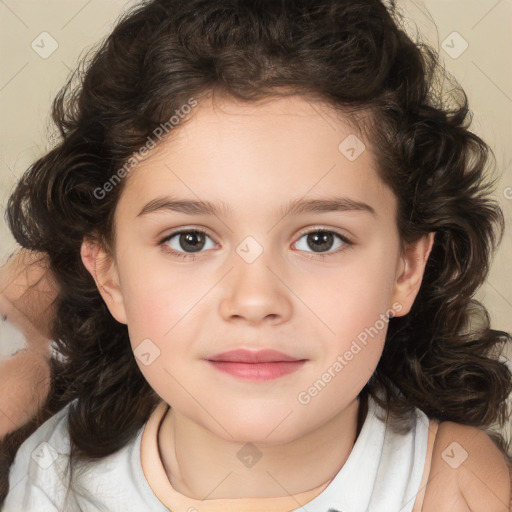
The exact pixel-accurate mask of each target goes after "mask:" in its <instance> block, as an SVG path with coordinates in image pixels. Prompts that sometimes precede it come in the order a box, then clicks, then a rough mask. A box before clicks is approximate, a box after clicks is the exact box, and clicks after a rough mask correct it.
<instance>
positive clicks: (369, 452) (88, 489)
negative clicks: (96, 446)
mask: <svg viewBox="0 0 512 512" xmlns="http://www.w3.org/2000/svg"><path fill="white" fill-rule="evenodd" d="M68 409H69V405H67V406H66V407H64V408H63V409H62V410H61V411H59V412H58V413H57V414H55V415H54V416H52V417H51V418H49V419H48V420H47V421H46V422H45V423H44V424H43V425H41V426H40V427H39V428H38V429H37V430H36V431H35V432H34V433H33V434H32V435H31V436H30V437H29V438H28V439H27V440H25V442H24V443H23V444H22V445H21V447H20V449H19V450H18V453H17V454H16V458H15V461H14V464H13V466H12V467H11V472H10V491H9V494H8V495H7V498H6V501H5V503H4V507H3V509H2V510H3V512H100V511H101V512H107V511H108V512H167V511H169V510H171V509H170V508H168V507H166V506H165V505H164V503H162V501H160V500H159V498H158V497H157V495H156V494H155V492H154V491H153V490H152V488H151V486H150V484H149V483H148V480H147V479H146V476H145V474H144V471H143V467H142V463H141V440H142V434H143V432H144V428H145V427H143V428H141V429H140V430H139V432H138V433H137V435H136V436H135V438H134V439H133V440H132V441H131V442H130V443H129V444H128V445H126V446H125V447H123V448H122V449H121V450H119V451H118V452H117V453H114V454H112V455H110V456H108V457H105V458H103V459H101V460H99V461H96V462H92V463H87V464H86V465H85V466H84V467H83V468H81V470H80V472H79V473H77V474H75V475H74V477H73V484H74V486H75V487H76V488H77V489H75V491H74V492H70V493H68V495H67V496H66V491H67V490H68V486H69V480H70V477H69V468H68V467H67V462H68V459H69V437H68V433H67V411H68ZM158 409H159V410H161V408H160V407H159V408H158ZM377 412H379V413H380V415H381V416H384V415H385V414H384V413H383V411H382V409H380V407H379V406H378V405H377V404H376V403H375V402H374V401H373V400H372V399H371V397H369V399H368V413H367V416H366V419H365V421H364V424H363V426H362V429H361V432H360V433H359V436H358V437H357V439H356V442H355V444H354V446H353V448H352V451H351V453H350V455H349V457H348V459H347V460H346V462H345V464H344V465H343V467H342V468H341V469H340V471H339V472H338V474H337V475H336V476H335V477H334V479H333V480H332V481H331V482H330V483H329V485H328V486H327V487H326V488H325V489H324V490H323V491H322V492H321V493H320V494H319V495H318V496H317V497H316V498H314V499H313V500H311V501H309V502H308V503H307V506H306V509H307V511H308V512H334V511H337V512H397V511H400V512H411V511H412V509H413V504H414V501H415V498H416V494H417V493H418V491H419V486H420V482H421V478H422V474H423V470H424V466H425V461H426V455H427V441H428V431H429V420H428V417H427V416H426V415H425V414H424V413H423V412H422V411H421V410H419V409H416V410H415V413H416V419H415V422H414V423H413V426H412V428H411V429H410V430H409V432H408V433H406V434H398V433H395V432H394V431H393V430H392V429H391V428H390V427H389V425H388V424H387V423H386V422H384V421H381V420H380V419H379V418H378V417H377V416H376V413H377ZM154 414H155V413H153V415H154ZM153 415H152V416H153ZM77 491H80V492H77ZM198 510H200V509H198ZM173 512H186V511H185V510H184V511H181V510H175V511H173ZM240 512H244V511H240ZM291 512H304V508H302V507H299V508H296V509H295V510H293V511H291Z"/></svg>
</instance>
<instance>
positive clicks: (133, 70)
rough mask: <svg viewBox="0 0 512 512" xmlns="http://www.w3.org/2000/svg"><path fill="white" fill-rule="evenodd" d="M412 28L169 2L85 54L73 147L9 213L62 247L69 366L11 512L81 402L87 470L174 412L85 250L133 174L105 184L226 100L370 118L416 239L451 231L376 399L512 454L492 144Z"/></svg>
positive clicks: (389, 353)
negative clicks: (493, 296) (147, 374)
mask: <svg viewBox="0 0 512 512" xmlns="http://www.w3.org/2000/svg"><path fill="white" fill-rule="evenodd" d="M400 20H401V16H400V14H399V13H398V12H397V10H396V8H395V7H394V6H385V5H384V4H383V3H382V2H381V1H380V0H314V1H313V0H282V1H279V2H276V1H275V0H186V1H184V0H152V1H149V2H145V3H143V4H140V5H136V6H134V7H133V8H131V9H129V10H128V11H127V12H126V13H125V14H124V15H123V16H122V17H121V19H120V20H118V23H117V24H116V26H115V28H114V29H113V31H112V33H111V34H110V35H109V36H108V37H107V38H106V39H105V41H103V42H102V43H101V44H100V45H99V46H98V47H97V48H94V49H93V50H94V51H93V53H92V58H90V59H89V55H91V54H90V53H89V54H87V55H86V56H85V57H84V58H83V59H82V61H81V66H79V68H78V69H77V71H76V72H75V74H74V75H72V76H71V78H70V79H69V80H68V82H67V84H66V85H65V86H64V87H63V89H62V90H61V91H60V92H59V94H58V95H57V97H56V98H55V100H54V103H53V109H52V116H53V120H54V122H55V124H56V126H57V127H58V129H59V132H60V135H61V138H60V140H59V142H58V143H57V145H56V146H55V147H54V148H53V149H52V150H51V151H49V152H48V153H47V154H46V155H45V156H43V157H42V158H40V159H39V160H37V161H36V162H35V163H33V164H32V165H31V166H30V168H29V169H27V171H26V172H25V174H24V175H23V177H22V178H21V180H20V181H19V183H18V185H17V187H16V189H15V190H14V192H13V194H12V195H11V197H10V199H9V202H8V207H7V213H6V215H7V221H8V224H9V227H10V229H11V231H12V233H13V235H14V237H15V239H16V241H17V242H18V243H19V244H20V245H21V246H23V247H25V248H28V249H31V250H35V251H41V252H45V253H47V254H48V257H49V261H50V265H51V271H52V272H53V274H54V275H55V278H56V280H57V283H58V286H59V289H60V293H59V296H58V299H57V311H56V317H55V321H54V324H53V326H52V335H53V340H54V343H55V346H56V349H57V351H58V352H59V354H60V356H59V357H55V356H54V357H52V359H51V378H52V382H51V391H50V393H49V396H48V398H47V401H46V403H45V404H44V406H43V407H42V408H41V409H40V411H39V413H38V414H37V415H36V416H35V417H34V418H33V419H32V420H31V421H30V422H29V423H27V424H26V425H24V426H22V427H21V428H20V429H18V430H17V431H15V432H13V433H11V434H9V435H8V436H7V437H6V438H5V439H4V440H3V442H2V444H1V452H0V457H1V460H0V467H1V475H0V482H1V483H0V503H1V501H2V500H4V499H5V496H6V494H7V491H8V478H7V477H8V470H9V467H10V465H11V464H12V462H13V460H14V457H15V454H16V452H17V450H18V448H19V446H20V444H21V443H22V442H23V440H24V439H26V438H27V437H28V436H29V435H30V434H31V433H33V432H34V431H35V430H36V429H37V427H38V426H40V425H41V424H42V423H43V422H44V421H45V420H46V419H48V418H49V417H50V416H51V415H53V414H55V413H56V412H58V411H59V410H60V409H62V408H63V407H64V406H65V405H66V404H68V403H70V402H72V401H73V403H72V404H71V407H70V410H69V435H70V441H71V460H75V459H76V460H78V459H79V458H82V459H94V458H100V457H104V456H107V455H109V454H112V453H114V452H115V451H117V450H119V449H120V448H121V447H123V446H124V445H126V444H127V443H128V442H129V441H130V440H131V439H132V438H133V436H134V435H135V434H136V432H137V431H138V430H139V429H140V428H141V427H142V426H143V425H144V423H145V422H146V421H147V419H148V417H149V415H150V414H151V412H152V411H153V409H154V407H155V406H156V404H157V403H158V402H159V400H160V398H159V397H158V396H157V395H156V393H155V392H154V391H153V389H152V388H151V387H150V386H149V384H148V383H147V382H146V380H145V379H144V378H143V376H142V374H141V372H140V370H139V368H138V366H137V364H136V362H135V360H134V355H133V352H132V349H131V347H130V342H129V337H128V330H127V326H126V325H124V324H121V323H118V322H117V321H116V320H115V319H114V318H113V317H112V315H111V314H110V312H109V310H108V308H107V306H106V304H105V303H104V301H103V299H102V297H101V295H100V293H99V291H98V289H97V287H96V285H95V282H94V280H93V278H92V276H91V274H90V273H89V272H88V271H87V270H86V268H85V267H84V265H83V263H82V260H81V256H80V248H81V244H82V241H83V240H84V238H90V239H93V240H96V241H98V242H99V243H101V244H102V245H103V246H104V247H105V248H106V250H107V251H108V252H112V251H111V249H112V247H113V245H114V236H115V232H114V229H113V217H114V212H115V209H116V204H117V201H118V199H119V197H120V195H121V194H122V191H123V184H124V183H125V180H121V182H120V183H119V185H118V186H116V187H113V189H112V190H111V191H110V192H109V193H108V194H104V195H99V194H98V193H97V190H98V189H101V188H102V187H103V185H104V184H105V183H106V182H108V181H109V180H110V179H112V176H114V174H115V172H116V171H118V170H119V169H120V168H122V167H123V165H125V164H126V162H127V161H128V160H129V159H130V158H131V157H132V156H133V154H134V152H136V151H137V150H138V149H139V148H141V147H142V146H143V145H144V144H145V143H146V142H147V140H148V137H150V136H151V134H152V133H154V130H155V129H156V128H157V127H158V126H160V125H161V124H162V123H164V122H166V121H167V120H168V119H169V118H170V117H171V116H172V115H173V113H174V112H175V111H176V109H178V108H179V107H180V106H181V105H183V104H185V103H186V102H187V99H188V98H190V97H195V98H198V100H199V101H200V100H201V98H204V97H206V95H209V94H211V93H212V92H220V93H223V94H227V95H228V96H230V97H233V98H238V99H242V100H244V101H257V100H258V99H261V98H265V97H272V96H276V97H277V96H284V95H291V94H295V95H304V96H310V97H316V98H319V99H320V100H322V101H324V102H326V103H327V104H329V105H332V106H334V107H335V108H338V109H340V110H341V111H343V113H344V114H346V115H347V116H349V117H350V116H352V118H354V119H355V118H356V116H357V117H358V118H359V121H360V122H361V127H362V129H363V131H364V133H365V134H366V136H367V137H368V140H371V141H372V145H373V147H374V148H375V151H376V153H377V155H378V156H379V158H378V160H377V161H378V169H377V170H378V173H379V175H380V176H381V178H382V179H383V181H384V182H385V183H386V184H387V185H388V186H389V187H390V188H391V189H392V191H393V192H394V193H395V195H396V197H397V199H398V205H399V209H398V214H397V225H398V229H399V233H400V237H401V241H402V244H403V246H404V247H405V244H407V243H410V242H413V241H415V240H417V239H419V238H420V237H421V236H423V235H425V234H427V233H429V232H435V233H436V236H435V241H434V245H433V249H432V252H431V255H430V257H429V260H428V262H427V265H426V269H425V274H424V277H423V281H422V285H421V288H420V291H419V293H418V296H417V297H416V300H415V302H414V305H413V307H412V309H411V311H410V312H409V313H408V314H407V315H405V316H403V317H397V318H392V319H390V322H389V327H388V332H387V339H386V343H385V347H384V350H383V353H382V356H381V358H380V361H379V363H378V366H377V368H376V370H375V372H374V374H373V375H372V377H371V378H370V380H369V381H368V382H367V384H366V385H365V387H364V388H363V389H362V391H361V393H360V395H359V396H360V398H361V399H363V400H367V399H368V396H372V397H373V399H374V400H376V401H377V402H378V403H379V405H381V406H382V407H384V408H385V409H387V410H388V411H389V413H390V415H391V417H394V418H395V419H396V425H397V428H399V423H400V420H402V423H404V422H403V420H404V418H406V417H407V416H408V415H410V414H411V413H412V412H413V410H414V408H415V407H417V408H419V409H421V410H422V411H423V412H425V414H426V415H427V416H429V417H430V418H436V419H438V420H439V421H453V422H457V423H462V424H466V425H472V426H476V427H480V428H482V429H485V430H486V431H487V432H488V434H489V435H490V436H491V438H492V439H493V440H494V442H495V443H496V444H497V445H498V446H499V447H500V449H501V450H502V451H503V452H504V454H505V455H506V452H507V449H508V446H507V445H506V443H505V440H504V439H503V437H502V436H501V435H500V434H499V433H498V432H495V431H493V430H492V429H491V426H492V425H493V424H494V423H498V424H500V425H503V424H504V423H505V422H506V421H507V419H508V416H507V415H508V410H507V403H506V399H507V398H508V396H509V394H510V392H511V391H512V374H511V372H510V370H509V368H508V367H507V365H506V364H505V363H504V362H502V361H500V360H499V357H498V356H499V355H500V354H501V352H502V350H503V347H504V344H506V343H509V342H510V341H511V337H510V335H509V334H508V333H506V332H502V331H497V330H493V329H491V328H490V322H489V315H488V312H487V311H486V309H485V307H484V306H483V305H482V304H480V303H479V302H478V301H477V300H475V299H474V294H475V292H476V290H477V289H478V288H479V286H480V285H481V284H482V283H483V282H484V280H485V279H486V276H487V274H488V270H489V265H490V258H491V256H492V253H493V251H494V250H495V249H496V247H497V245H498V244H499V242H500V240H501V238H502V236H503V230H504V220H503V215H502V212H501V210H500V208H499V205H498V204H497V203H496V201H494V200H493V199H492V197H491V193H492V191H493V187H494V184H495V181H494V180H491V179H490V178H489V176H488V175H487V173H485V172H484V171H485V169H486V167H487V163H488V161H489V159H490V158H489V157H490V156H492V152H491V150H490V148H489V147H488V146H487V145H486V143H485V142H484V141H482V140H481V139H480V138H479V137H478V136H477V135H475V134H474V133H472V132H471V131H470V130H469V125H470V122H471V113H470V110H469V107H468V101H467V97H466V95H465V93H464V91H463V90H462V89H461V88H460V87H459V86H457V84H456V83H455V81H454V80H453V79H451V80H450V82H451V84H452V86H454V88H453V89H452V91H451V92H450V95H449V96H447V95H446V94H445V92H444V91H443V90H442V89H441V88H440V87H438V85H439V84H440V83H441V80H439V78H440V77H443V78H446V75H447V74H446V71H445V70H444V69H443V68H442V66H441V65H440V63H439V59H438V55H437V53H436V52H435V51H434V50H433V49H432V48H430V47H429V46H428V45H426V44H423V43H419V42H414V41H412V40H411V38H410V37H409V36H408V35H407V34H406V32H405V30H404V29H403V28H401V23H400ZM454 84H455V85H454ZM361 114H364V116H363V115H361ZM178 129H179V128H178ZM95 191H96V193H95ZM381 392H383V395H380V393H381ZM379 395H380V396H379Z"/></svg>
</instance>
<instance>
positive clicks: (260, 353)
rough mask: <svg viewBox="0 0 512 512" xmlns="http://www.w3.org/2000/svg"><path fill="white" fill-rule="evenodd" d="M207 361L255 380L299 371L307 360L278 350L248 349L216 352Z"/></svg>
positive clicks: (222, 369) (222, 370)
mask: <svg viewBox="0 0 512 512" xmlns="http://www.w3.org/2000/svg"><path fill="white" fill-rule="evenodd" d="M206 361H207V362H208V363H209V364H210V365H212V366H213V367H214V368H215V369H217V370H219V371H221V372H223V373H227V374H229V375H231V376H233V377H236V378H239V379H245V380H253V381H265V380H271V379H276V378H278V377H282V376H284V375H288V374H290V373H293V372H295V371H297V370H298V369H299V368H300V367H301V366H302V365H303V364H304V363H305V362H306V361H307V360H306V359H298V358H296V357H292V356H289V355H288V354H284V353H283V352H278V351H277V350H269V349H265V350H257V351H251V350H246V349H238V350H231V351H229V352H223V353H220V354H216V355H215V356H212V357H210V358H207V359H206Z"/></svg>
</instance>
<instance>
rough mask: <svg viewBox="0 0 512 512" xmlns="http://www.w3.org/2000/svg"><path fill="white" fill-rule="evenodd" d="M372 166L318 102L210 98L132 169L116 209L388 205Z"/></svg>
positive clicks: (355, 135)
mask: <svg viewBox="0 0 512 512" xmlns="http://www.w3.org/2000/svg"><path fill="white" fill-rule="evenodd" d="M354 157H355V158H354ZM374 162H375V160H374V155H373V153H372V148H371V143H370V141H366V140H364V141H363V136H362V135H361V131H360V130H358V126H357V124H356V123H355V121H354V119H349V118H347V117H346V116H343V115H342V114H341V113H340V112H339V111H336V110H334V108H333V107H331V106H330V105H327V104H325V103H321V102H318V101H313V100H311V99H308V98H304V97H299V96H288V97H284V98H277V99H276V98H272V99H266V100H263V101H260V102H257V103H254V102H251V103H248V102H241V101H236V100H232V99H226V98H222V99H218V98H215V100H214V99H212V98H211V97H210V98H207V99H205V100H202V101H200V102H199V104H198V105H197V106H196V107H195V108H194V110H193V112H191V113H190V114H189V117H188V118H187V119H185V122H184V123H182V124H181V125H179V126H177V127H175V128H174V130H173V131H171V132H170V134H169V136H168V137H167V138H166V139H164V140H163V141H162V142H161V143H160V144H159V145H158V146H157V147H156V148H155V149H154V150H152V151H151V152H150V154H149V156H148V157H147V158H146V159H145V160H144V161H142V162H141V163H139V164H138V165H137V166H136V167H135V168H134V170H133V171H132V172H131V173H130V175H129V176H128V182H127V183H126V187H125V190H124V192H123V196H122V198H121V201H120V203H123V205H121V204H120V205H119V207H120V208H123V209H124V210H126V208H129V207H130V206H131V207H133V208H132V210H133V209H134V208H135V207H136V206H140V204H141V203H142V202H147V201H150V200H152V199H154V198H156V197H158V196H159V195H162V194H163V193H173V194H174V195H178V196H186V197H187V198H188V199H196V200H202V199H207V200H209V199H214V200H218V202H222V203H225V204H227V205H228V206H231V205H232V208H230V210H233V209H234V210H235V211H236V210H237V209H238V210H239V212H240V213H242V209H245V208H246V207H247V208H248V207H251V208H252V210H253V211H257V210H260V209H261V208H262V207H263V206H264V205H266V204H273V205H275V204H276V203H284V202H285V201H286V200H289V199H290V197H297V198H299V197H302V196H305V195H311V196H315V197H316V196H322V195H324V196H326V195H332V194H333V193H334V192H336V193H338V192H339V193H342V192H345V191H346V192H347V193H349V194H351V196H352V197H351V199H353V200H355V201H365V202H368V201H374V202H377V203H378V202H380V203H381V206H382V207H386V206H389V207H391V208H394V204H393V201H394V196H393V195H392V193H391V191H390V190H389V189H388V188H387V187H386V186H385V185H384V184H383V183H382V182H381V180H380V179H379V177H378V175H377V172H376V166H375V163H374ZM365 199H367V200H365ZM383 201H384V202H383ZM242 207H244V208H242ZM139 211H140V208H139V210H137V212H136V213H134V212H133V211H131V215H132V216H133V215H137V214H138V213H139ZM245 212H247V210H245Z"/></svg>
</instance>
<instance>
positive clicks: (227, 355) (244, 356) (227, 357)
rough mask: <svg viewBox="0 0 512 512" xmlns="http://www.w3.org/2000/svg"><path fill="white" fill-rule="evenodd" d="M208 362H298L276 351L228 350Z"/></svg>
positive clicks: (294, 358) (210, 358) (296, 359)
mask: <svg viewBox="0 0 512 512" xmlns="http://www.w3.org/2000/svg"><path fill="white" fill-rule="evenodd" d="M208 360H209V361H218V362H221V361H225V362H231V363H276V362H283V361H300V360H301V359H298V358H296V357H292V356H289V355H288V354H284V353H283V352H279V351H277V350H270V349H265V350H257V351H252V350H245V349H238V350H230V351H229V352H222V353H221V354H216V355H215V356H213V357H209V358H208Z"/></svg>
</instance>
